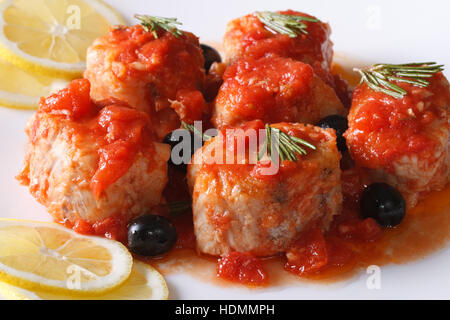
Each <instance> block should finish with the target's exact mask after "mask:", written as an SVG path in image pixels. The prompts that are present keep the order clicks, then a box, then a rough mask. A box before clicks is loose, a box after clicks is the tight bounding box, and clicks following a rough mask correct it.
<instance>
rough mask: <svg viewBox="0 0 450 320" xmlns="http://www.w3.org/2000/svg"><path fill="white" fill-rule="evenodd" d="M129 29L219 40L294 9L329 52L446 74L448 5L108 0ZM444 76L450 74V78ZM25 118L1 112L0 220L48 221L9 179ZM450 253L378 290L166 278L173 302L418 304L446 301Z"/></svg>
mask: <svg viewBox="0 0 450 320" xmlns="http://www.w3.org/2000/svg"><path fill="white" fill-rule="evenodd" d="M107 2H109V3H110V4H112V5H113V6H114V7H115V8H117V9H118V10H119V11H120V12H121V13H122V14H123V16H124V17H125V18H126V20H127V22H129V23H132V22H133V19H132V16H133V14H134V13H147V14H152V15H161V16H170V17H172V16H173V17H178V18H179V20H180V21H182V22H183V24H184V25H183V28H184V29H185V30H189V31H192V32H194V33H195V34H197V35H198V36H199V37H200V38H201V40H202V41H206V42H210V41H217V42H218V41H220V40H221V38H222V35H223V32H224V30H225V26H226V23H227V21H229V20H230V19H232V18H234V17H238V16H240V15H243V14H246V13H249V12H252V11H255V10H282V9H289V8H290V9H295V10H299V11H304V12H307V13H310V14H312V15H315V16H317V17H318V18H320V19H321V20H323V21H328V22H329V23H330V24H331V27H332V30H333V34H332V39H333V41H334V43H335V51H337V52H338V54H339V55H340V56H346V57H348V58H351V59H355V61H358V62H357V64H360V63H361V61H365V62H370V63H372V62H392V63H405V62H419V61H437V62H439V63H444V64H446V65H447V66H448V68H450V41H449V40H450V22H449V19H450V18H449V16H448V12H449V11H450V5H449V3H450V2H448V1H444V0H442V1H430V0H428V1H410V0H409V1H398V0H395V1H394V0H390V1H356V0H355V1H349V0H347V1H331V0H330V1H326V0H314V1H311V0H310V1H298V0H297V1H295V0H292V1H288V0H285V1H283V0H276V1H274V0H270V1H268V0H259V1H248V0H239V1H238V0H226V1H211V0H209V1H207V0H190V1H186V0H185V1H181V0H163V1H155V0H109V1H107ZM446 74H447V75H449V73H448V71H446ZM30 115H31V113H30V112H25V111H14V110H8V109H3V108H0V161H1V165H0V195H1V201H0V217H15V218H29V219H38V220H50V217H49V215H48V214H47V213H46V212H45V210H44V208H43V207H41V206H40V205H39V204H37V203H36V202H35V200H34V199H33V198H32V197H31V196H30V195H29V194H28V192H27V190H26V188H25V187H21V186H20V185H19V184H18V183H17V181H16V180H15V179H14V175H16V174H17V173H18V172H19V170H20V167H21V164H22V159H23V147H24V142H25V134H24V133H23V127H24V125H25V122H26V119H28V118H29V116H30ZM449 271H450V248H447V249H444V250H441V251H439V252H437V253H435V254H433V255H432V256H429V257H427V258H425V259H423V260H420V261H416V262H414V263H410V264H407V265H392V266H385V267H383V268H382V273H381V275H382V283H381V284H382V289H381V290H368V289H367V286H366V280H367V275H366V274H365V273H362V274H361V275H360V276H357V277H355V278H353V279H351V280H348V281H345V282H341V283H337V284H333V285H317V284H309V283H308V284H304V285H303V284H298V283H297V284H295V286H292V287H276V288H270V289H266V290H251V291H250V290H248V289H239V288H218V287H214V286H212V285H210V284H208V283H202V282H201V281H199V280H198V279H193V278H191V277H190V276H188V275H183V274H179V275H174V276H169V277H167V281H168V284H169V287H170V290H171V298H174V299H178V298H181V299H241V298H242V299H346V298H351V299H366V298H369V299H394V298H403V299H422V298H425V299H426V298H444V299H449V298H450V274H449Z"/></svg>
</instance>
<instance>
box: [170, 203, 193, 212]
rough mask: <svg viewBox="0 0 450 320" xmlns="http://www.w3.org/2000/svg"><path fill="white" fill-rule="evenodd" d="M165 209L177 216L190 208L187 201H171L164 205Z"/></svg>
mask: <svg viewBox="0 0 450 320" xmlns="http://www.w3.org/2000/svg"><path fill="white" fill-rule="evenodd" d="M166 207H167V209H168V210H169V212H170V213H171V214H177V213H180V212H183V211H186V210H188V209H190V208H191V203H190V202H189V201H173V202H169V203H166Z"/></svg>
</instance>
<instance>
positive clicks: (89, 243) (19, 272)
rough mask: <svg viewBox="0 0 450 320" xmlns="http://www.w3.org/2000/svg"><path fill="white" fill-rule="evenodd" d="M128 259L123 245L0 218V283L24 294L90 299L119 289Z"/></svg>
mask: <svg viewBox="0 0 450 320" xmlns="http://www.w3.org/2000/svg"><path fill="white" fill-rule="evenodd" d="M132 264H133V259H132V257H131V255H130V253H129V252H128V250H127V249H126V248H125V246H124V245H122V244H121V243H119V242H117V241H112V240H108V239H104V238H100V237H92V236H84V235H80V234H77V233H75V232H73V231H72V230H69V229H67V228H64V227H62V226H60V225H57V224H53V223H45V222H33V221H25V220H11V219H0V281H4V282H6V283H9V284H11V285H15V286H18V287H21V288H24V289H29V290H44V291H47V292H50V293H57V294H58V293H67V294H69V295H72V294H86V295H95V294H99V293H103V292H107V291H109V290H112V289H114V288H116V287H118V286H119V285H121V284H122V283H123V282H124V281H125V280H126V279H127V278H128V277H129V275H130V273H131V268H132Z"/></svg>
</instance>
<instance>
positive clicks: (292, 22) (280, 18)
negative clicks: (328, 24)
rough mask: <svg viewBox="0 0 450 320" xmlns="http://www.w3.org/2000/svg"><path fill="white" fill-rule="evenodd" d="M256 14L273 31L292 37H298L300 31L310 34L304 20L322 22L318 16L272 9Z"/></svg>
mask: <svg viewBox="0 0 450 320" xmlns="http://www.w3.org/2000/svg"><path fill="white" fill-rule="evenodd" d="M255 15H256V17H257V18H258V19H259V21H261V22H262V23H263V24H264V25H265V27H266V29H267V30H269V31H271V32H273V33H280V34H285V35H288V36H289V37H291V38H296V37H297V36H298V33H303V34H308V30H307V27H308V26H307V25H306V24H305V23H304V21H308V22H320V21H319V20H318V19H316V18H310V17H303V16H298V15H288V14H281V13H276V12H270V11H262V12H256V13H255Z"/></svg>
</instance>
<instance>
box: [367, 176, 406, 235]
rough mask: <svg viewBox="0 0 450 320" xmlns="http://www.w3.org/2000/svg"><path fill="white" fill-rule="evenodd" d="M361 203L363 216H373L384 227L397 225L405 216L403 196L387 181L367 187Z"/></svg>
mask: <svg viewBox="0 0 450 320" xmlns="http://www.w3.org/2000/svg"><path fill="white" fill-rule="evenodd" d="M360 205H361V215H362V217H363V218H373V219H375V221H377V222H378V224H380V225H381V226H383V227H395V226H397V225H398V224H400V222H402V220H403V217H404V216H405V210H406V205H405V200H404V198H403V196H402V195H401V193H400V192H399V191H398V190H397V189H395V188H394V187H392V186H390V185H388V184H387V183H374V184H371V185H370V186H368V187H367V188H365V189H364V191H363V193H362V196H361V204H360Z"/></svg>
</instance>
